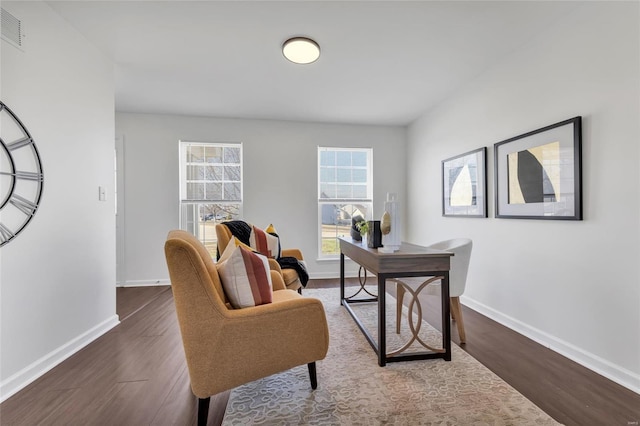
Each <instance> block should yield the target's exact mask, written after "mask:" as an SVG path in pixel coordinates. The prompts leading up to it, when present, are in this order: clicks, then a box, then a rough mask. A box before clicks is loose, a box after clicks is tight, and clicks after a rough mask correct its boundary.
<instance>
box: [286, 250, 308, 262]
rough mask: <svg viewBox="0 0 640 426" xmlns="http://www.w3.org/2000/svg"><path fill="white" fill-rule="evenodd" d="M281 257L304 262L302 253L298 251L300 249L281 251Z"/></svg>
mask: <svg viewBox="0 0 640 426" xmlns="http://www.w3.org/2000/svg"><path fill="white" fill-rule="evenodd" d="M282 256H283V257H284V256H286V257H295V258H296V259H298V260H304V257H302V251H300V249H297V248H292V249H282Z"/></svg>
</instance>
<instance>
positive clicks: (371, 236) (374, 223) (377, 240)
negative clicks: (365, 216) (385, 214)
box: [367, 220, 382, 248]
mask: <svg viewBox="0 0 640 426" xmlns="http://www.w3.org/2000/svg"><path fill="white" fill-rule="evenodd" d="M367 247H369V248H378V247H382V233H381V232H380V221H379V220H370V221H369V223H368V228H367Z"/></svg>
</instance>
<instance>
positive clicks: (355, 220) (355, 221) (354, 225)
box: [351, 215, 367, 241]
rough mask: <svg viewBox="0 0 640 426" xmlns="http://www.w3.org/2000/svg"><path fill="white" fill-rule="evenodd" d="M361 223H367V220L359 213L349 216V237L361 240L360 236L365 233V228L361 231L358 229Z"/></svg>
mask: <svg viewBox="0 0 640 426" xmlns="http://www.w3.org/2000/svg"><path fill="white" fill-rule="evenodd" d="M362 223H364V224H366V223H367V221H365V220H364V217H362V216H360V215H356V216H353V217H351V238H353V239H354V240H355V241H362V236H364V235H366V234H367V231H366V230H365V231H364V232H363V231H362V230H361V229H360V227H361V224H362Z"/></svg>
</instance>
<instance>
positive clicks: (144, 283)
mask: <svg viewBox="0 0 640 426" xmlns="http://www.w3.org/2000/svg"><path fill="white" fill-rule="evenodd" d="M116 285H117V286H118V287H153V286H157V285H171V281H169V278H162V279H157V280H129V281H119V282H118V283H117V284H116Z"/></svg>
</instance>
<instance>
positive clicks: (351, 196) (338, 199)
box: [318, 147, 373, 258]
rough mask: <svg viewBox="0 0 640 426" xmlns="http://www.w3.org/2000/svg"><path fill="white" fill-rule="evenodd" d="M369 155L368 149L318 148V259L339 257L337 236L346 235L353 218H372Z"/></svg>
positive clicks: (370, 151) (370, 154)
mask: <svg viewBox="0 0 640 426" xmlns="http://www.w3.org/2000/svg"><path fill="white" fill-rule="evenodd" d="M372 156H373V150H372V149H371V148H325V147H318V216H319V223H320V227H319V228H320V229H319V241H320V244H319V250H318V252H319V253H320V256H319V257H320V258H335V257H336V256H337V255H339V254H340V245H339V243H338V237H343V236H346V237H348V236H349V233H350V229H351V217H352V216H356V215H360V216H362V217H364V218H365V219H370V218H371V214H372V206H373V185H372V178H371V176H372V171H371V163H372Z"/></svg>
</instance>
